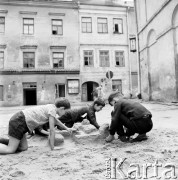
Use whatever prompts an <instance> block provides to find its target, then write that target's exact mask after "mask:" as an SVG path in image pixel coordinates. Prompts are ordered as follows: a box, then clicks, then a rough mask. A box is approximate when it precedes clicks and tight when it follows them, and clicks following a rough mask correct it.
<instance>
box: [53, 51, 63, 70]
mask: <svg viewBox="0 0 178 180" xmlns="http://www.w3.org/2000/svg"><path fill="white" fill-rule="evenodd" d="M53 67H54V68H63V67H64V53H63V52H53Z"/></svg>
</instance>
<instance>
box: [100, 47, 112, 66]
mask: <svg viewBox="0 0 178 180" xmlns="http://www.w3.org/2000/svg"><path fill="white" fill-rule="evenodd" d="M101 52H108V65H105V66H103V65H102V63H101V58H102V56H101ZM105 58H106V57H105ZM99 61H100V67H110V56H109V50H100V51H99ZM105 61H106V60H105ZM105 64H107V63H106V62H105Z"/></svg>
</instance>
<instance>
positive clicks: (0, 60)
mask: <svg viewBox="0 0 178 180" xmlns="http://www.w3.org/2000/svg"><path fill="white" fill-rule="evenodd" d="M2 68H4V52H3V51H0V69H2Z"/></svg>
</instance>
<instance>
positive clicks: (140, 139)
mask: <svg viewBox="0 0 178 180" xmlns="http://www.w3.org/2000/svg"><path fill="white" fill-rule="evenodd" d="M147 139H148V137H147V135H146V133H145V134H139V135H138V136H137V137H136V138H134V139H132V140H131V141H130V142H140V141H144V140H147Z"/></svg>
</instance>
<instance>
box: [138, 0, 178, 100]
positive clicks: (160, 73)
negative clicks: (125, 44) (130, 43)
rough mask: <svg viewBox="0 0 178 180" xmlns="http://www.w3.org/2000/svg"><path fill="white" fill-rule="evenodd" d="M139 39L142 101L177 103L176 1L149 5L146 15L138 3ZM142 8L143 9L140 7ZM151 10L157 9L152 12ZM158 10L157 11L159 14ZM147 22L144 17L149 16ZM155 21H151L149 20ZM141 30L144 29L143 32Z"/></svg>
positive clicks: (150, 2) (149, 3) (149, 2)
mask: <svg viewBox="0 0 178 180" xmlns="http://www.w3.org/2000/svg"><path fill="white" fill-rule="evenodd" d="M135 2H136V10H137V22H138V38H139V47H140V49H139V52H140V59H139V60H140V66H141V90H142V97H143V98H144V99H146V100H160V101H171V102H172V101H176V100H177V94H176V91H177V85H176V82H177V77H176V76H177V75H176V73H177V67H176V61H177V59H176V56H175V55H176V53H175V42H174V41H178V39H177V37H175V35H174V31H176V30H175V28H174V27H175V26H174V25H173V24H172V20H173V12H174V11H177V9H178V8H176V6H177V5H178V3H177V1H176V0H172V1H159V2H157V1H155V2H154V5H153V4H152V3H153V2H152V1H146V3H147V4H146V5H147V6H145V7H146V11H145V12H143V11H142V10H141V8H143V7H144V5H143V4H142V3H143V1H142V2H141V1H140V0H136V1H135ZM141 5H142V6H141ZM151 7H154V8H153V9H152V10H151ZM156 10H157V11H156ZM146 12H147V13H148V14H147V21H145V22H144V21H143V20H142V17H143V16H146V15H145V14H146ZM151 17H152V19H150V18H151ZM141 27H142V28H141Z"/></svg>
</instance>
